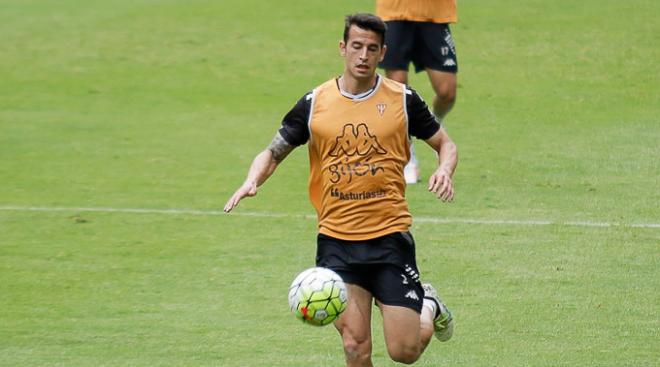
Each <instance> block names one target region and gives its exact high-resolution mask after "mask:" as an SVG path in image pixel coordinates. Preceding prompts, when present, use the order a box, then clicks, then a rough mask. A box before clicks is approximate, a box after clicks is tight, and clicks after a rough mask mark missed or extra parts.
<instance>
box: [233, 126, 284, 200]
mask: <svg viewBox="0 0 660 367" xmlns="http://www.w3.org/2000/svg"><path fill="white" fill-rule="evenodd" d="M294 148H295V146H293V145H291V144H289V143H288V142H287V141H286V140H284V138H283V137H282V135H281V134H280V132H279V131H278V132H277V134H275V137H274V138H273V141H271V142H270V145H269V146H268V148H266V149H265V150H264V151H262V152H261V153H259V154H257V156H256V157H255V158H254V160H253V161H252V165H251V166H250V170H249V171H248V175H247V178H246V179H245V182H243V185H241V187H239V188H238V190H236V192H234V195H232V196H231V197H230V198H229V200H228V201H227V204H225V212H227V213H229V212H230V211H231V210H232V209H234V208H235V207H236V205H238V203H239V202H240V201H241V199H243V198H244V197H246V196H255V195H256V194H257V188H258V187H259V186H261V185H262V184H263V183H264V182H266V180H267V179H268V177H270V176H271V175H272V174H273V172H275V169H276V168H277V165H278V164H280V162H282V160H284V158H286V156H287V155H289V153H291V151H292V150H293V149H294Z"/></svg>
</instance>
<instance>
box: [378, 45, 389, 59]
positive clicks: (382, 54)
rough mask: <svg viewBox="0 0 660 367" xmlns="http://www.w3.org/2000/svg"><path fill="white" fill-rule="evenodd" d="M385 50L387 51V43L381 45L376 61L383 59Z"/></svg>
mask: <svg viewBox="0 0 660 367" xmlns="http://www.w3.org/2000/svg"><path fill="white" fill-rule="evenodd" d="M386 52H387V45H383V47H382V48H381V49H380V58H379V59H378V62H381V61H383V59H384V58H385V53H386Z"/></svg>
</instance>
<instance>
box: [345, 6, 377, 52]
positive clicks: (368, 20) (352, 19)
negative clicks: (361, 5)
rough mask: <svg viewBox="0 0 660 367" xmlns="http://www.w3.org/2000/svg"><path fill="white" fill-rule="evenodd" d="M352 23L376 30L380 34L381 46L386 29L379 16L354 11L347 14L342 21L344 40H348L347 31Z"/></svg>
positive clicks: (369, 29)
mask: <svg viewBox="0 0 660 367" xmlns="http://www.w3.org/2000/svg"><path fill="white" fill-rule="evenodd" d="M352 25H355V26H358V27H360V28H362V29H366V30H368V31H373V32H376V33H377V34H378V35H380V45H381V46H383V45H384V44H385V32H386V31H387V26H386V25H385V22H383V20H382V19H380V18H379V17H377V16H375V15H373V14H370V13H355V14H351V15H347V16H346V21H345V23H344V42H348V31H349V29H350V28H351V26H352Z"/></svg>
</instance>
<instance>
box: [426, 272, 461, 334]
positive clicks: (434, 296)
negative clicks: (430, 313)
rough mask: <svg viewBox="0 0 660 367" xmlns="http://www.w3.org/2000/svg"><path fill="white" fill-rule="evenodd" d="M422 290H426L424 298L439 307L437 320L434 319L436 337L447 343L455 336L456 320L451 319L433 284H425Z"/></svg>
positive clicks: (436, 315) (436, 313) (436, 312)
mask: <svg viewBox="0 0 660 367" xmlns="http://www.w3.org/2000/svg"><path fill="white" fill-rule="evenodd" d="M422 288H424V298H427V299H430V300H432V301H433V302H435V304H436V306H437V308H436V311H435V318H434V319H433V329H434V330H435V337H436V338H437V339H438V340H440V341H441V342H446V341H447V340H449V339H451V336H452V335H453V334H454V319H453V318H452V317H451V312H450V311H449V309H448V308H447V306H445V304H444V303H443V302H442V300H441V299H440V296H438V291H436V290H435V288H433V286H432V285H431V284H429V283H424V284H422Z"/></svg>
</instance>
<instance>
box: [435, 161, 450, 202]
mask: <svg viewBox="0 0 660 367" xmlns="http://www.w3.org/2000/svg"><path fill="white" fill-rule="evenodd" d="M429 191H430V192H432V193H434V194H435V195H436V196H437V197H438V199H440V200H442V201H445V202H446V201H449V202H451V201H452V200H454V184H453V182H452V180H451V175H450V174H449V172H447V171H446V170H445V169H443V168H438V169H437V170H436V171H435V172H434V173H433V174H432V175H431V177H429Z"/></svg>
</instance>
